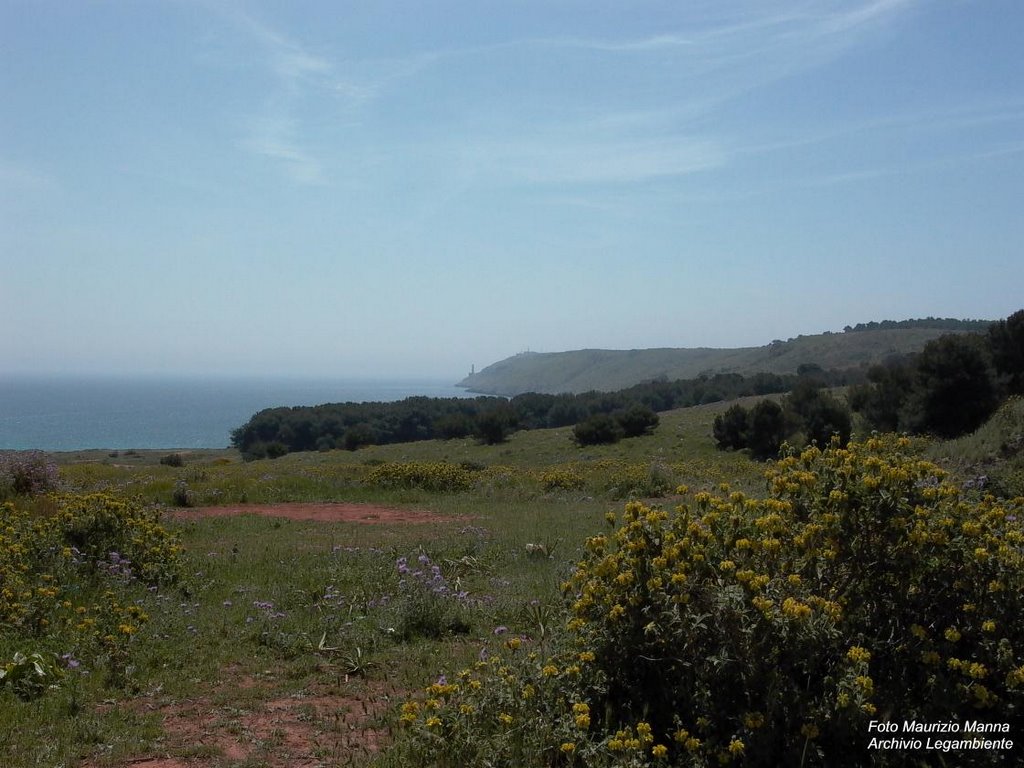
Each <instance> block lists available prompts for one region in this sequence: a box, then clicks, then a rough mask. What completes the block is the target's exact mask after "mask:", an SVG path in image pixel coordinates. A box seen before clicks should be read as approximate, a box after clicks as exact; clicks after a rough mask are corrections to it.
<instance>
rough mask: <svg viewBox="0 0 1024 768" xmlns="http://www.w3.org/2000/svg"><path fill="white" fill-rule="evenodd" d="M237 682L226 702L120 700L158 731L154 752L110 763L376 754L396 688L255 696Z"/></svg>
mask: <svg viewBox="0 0 1024 768" xmlns="http://www.w3.org/2000/svg"><path fill="white" fill-rule="evenodd" d="M237 682H238V683H240V686H239V687H240V688H242V689H244V690H248V691H249V693H250V696H244V695H243V696H242V698H241V700H238V701H233V702H230V703H218V702H217V701H215V697H212V696H210V697H208V696H203V697H200V698H198V699H193V700H189V701H185V702H161V701H159V700H156V699H154V698H153V697H140V698H139V699H135V700H134V701H132V702H129V703H128V704H127V705H126V706H127V707H129V708H131V709H134V710H136V711H138V712H148V713H155V714H157V716H158V717H159V718H160V721H161V725H162V729H163V732H164V736H163V738H161V739H159V740H158V742H157V744H156V745H155V749H154V752H155V753H156V754H151V755H148V756H140V757H135V758H128V759H125V760H122V761H119V762H116V763H114V765H116V766H117V767H118V768H132V767H133V766H139V767H140V768H205V767H206V766H215V765H221V764H222V763H223V761H228V762H229V763H231V764H235V763H246V764H248V763H249V762H252V761H256V762H258V763H259V764H260V765H262V766H266V768H322V767H323V766H325V765H336V764H339V762H340V760H341V759H342V758H345V757H351V756H353V755H361V756H363V757H366V756H369V755H372V754H375V753H377V752H378V751H379V750H380V748H381V747H382V746H383V742H386V741H387V739H388V733H387V730H386V728H382V727H381V725H380V724H379V722H378V718H379V717H380V716H381V715H382V714H384V712H385V711H386V710H387V708H388V707H389V706H390V700H391V695H393V694H394V693H395V691H393V690H391V689H388V688H386V687H385V686H384V685H383V684H368V685H365V686H361V687H360V688H358V689H355V690H352V691H351V692H350V693H347V694H346V693H344V692H342V691H338V690H331V691H327V690H323V689H321V690H316V689H313V690H306V691H303V692H301V693H296V694H294V695H291V696H283V697H273V698H260V697H259V693H261V692H263V691H260V690H258V688H259V685H258V684H256V685H255V686H254V684H253V681H252V680H251V679H250V680H244V681H237ZM254 687H256V688H257V690H255V691H253V690H252V689H253V688H254ZM253 693H255V694H256V695H255V696H252V695H251V694H253ZM175 754H178V755H182V756H180V757H174V756H173V755H175ZM101 765H108V763H103V762H100V761H96V762H94V761H91V760H87V761H85V763H84V766H85V767H86V768H100V766H101Z"/></svg>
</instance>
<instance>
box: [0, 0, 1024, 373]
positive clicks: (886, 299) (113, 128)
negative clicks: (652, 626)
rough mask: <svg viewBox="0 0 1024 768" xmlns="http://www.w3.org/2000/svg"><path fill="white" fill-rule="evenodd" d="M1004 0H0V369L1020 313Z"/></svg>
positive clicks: (352, 354) (1015, 94) (1022, 35)
mask: <svg viewBox="0 0 1024 768" xmlns="http://www.w3.org/2000/svg"><path fill="white" fill-rule="evenodd" d="M1021 51H1024V5H1022V4H1021V3H1020V2H1019V0H992V1H991V2H986V1H985V0H974V1H967V0H932V1H928V0H845V1H843V2H839V1H838V0H835V1H833V0H777V1H776V0H773V1H772V2H765V1H764V0H756V1H754V0H751V1H749V2H731V1H729V2H726V1H723V0H709V1H706V2H705V1H702V0H697V1H688V2H678V1H677V0H673V1H672V2H642V1H641V2H629V3H627V2H615V3H609V2H600V1H598V2H594V1H593V0H587V1H586V2H583V1H580V2H574V1H572V0H544V1H543V2H508V1H507V0H506V1H505V2H500V3H498V2H481V1H480V0H472V1H466V2H430V3H420V2H415V3H414V2H373V3H354V2H290V1H289V2H213V1H212V0H210V1H209V2H191V1H190V0H173V1H170V0H168V1H166V2H162V1H160V0H150V1H148V2H127V1H126V2H113V1H111V2H84V1H83V2H75V3H68V2H65V1H64V0H32V1H31V2H30V1H28V0H3V2H0V99H2V103H3V109H2V111H0V268H2V274H0V327H2V328H3V329H4V330H3V333H2V334H0V373H2V372H5V371H6V372H8V373H10V372H56V371H69V372H92V373H100V372H108V373H147V374H148V373H172V372H173V373H190V374H191V373H209V374H273V375H282V374H291V375H325V376H354V377H375V376H438V377H446V378H452V379H453V380H454V379H458V378H461V376H462V375H464V374H465V373H466V372H468V370H469V367H470V366H471V365H475V366H476V367H477V369H480V368H481V367H483V366H485V365H487V364H489V363H492V362H494V361H496V360H498V359H501V358H504V357H507V356H509V355H511V354H515V353H516V352H520V351H523V350H526V349H531V350H534V351H559V350H566V349H578V348H584V347H602V348H639V347H661V346H672V347H695V346H711V347H737V346H758V345H763V344H767V343H768V342H770V341H772V340H773V339H776V338H782V339H785V338H789V337H791V336H796V335H798V334H811V333H818V332H821V331H824V330H839V329H841V328H842V327H843V326H844V325H847V324H855V323H857V322H864V321H869V320H882V319H904V318H910V317H924V316H929V315H933V316H942V317H969V318H1000V317H1005V316H1007V315H1008V314H1010V313H1012V312H1014V311H1016V310H1018V309H1020V308H1022V307H1024V258H1022V256H1024V254H1022V249H1021V244H1022V243H1024V215H1022V203H1021V201H1022V200H1024V54H1022V53H1021Z"/></svg>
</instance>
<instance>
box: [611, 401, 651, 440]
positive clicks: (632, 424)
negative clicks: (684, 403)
mask: <svg viewBox="0 0 1024 768" xmlns="http://www.w3.org/2000/svg"><path fill="white" fill-rule="evenodd" d="M613 416H614V418H615V421H617V422H618V424H619V426H620V427H621V428H622V434H623V436H624V437H640V435H646V434H649V433H651V432H653V431H654V428H655V427H657V426H658V421H659V419H658V414H656V413H655V412H654V411H652V410H651V409H650V408H648V407H647V406H646V405H634V406H633V407H631V408H627V409H626V410H624V411H616V412H615V413H614V414H613Z"/></svg>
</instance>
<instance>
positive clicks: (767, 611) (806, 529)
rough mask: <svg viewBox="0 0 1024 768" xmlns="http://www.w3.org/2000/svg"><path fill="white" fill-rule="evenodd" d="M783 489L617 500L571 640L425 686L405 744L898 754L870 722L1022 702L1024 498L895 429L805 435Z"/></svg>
mask: <svg viewBox="0 0 1024 768" xmlns="http://www.w3.org/2000/svg"><path fill="white" fill-rule="evenodd" d="M768 491H769V492H768V495H767V497H766V498H762V499H756V498H748V497H747V496H745V495H744V494H742V493H739V492H732V493H729V491H728V488H727V487H726V488H723V489H722V494H721V495H712V494H710V493H707V492H700V493H696V494H692V495H691V496H690V498H689V501H688V502H687V503H685V504H681V505H680V506H679V507H677V508H676V509H675V510H674V511H671V512H670V511H666V510H662V509H657V508H652V507H649V506H646V505H644V504H642V503H637V502H631V503H629V504H627V505H626V507H625V510H624V512H623V513H622V515H621V516H615V515H614V514H610V520H609V522H610V524H611V530H610V532H609V533H606V534H602V535H598V536H594V537H592V538H590V539H589V540H588V541H587V544H586V555H585V557H584V558H583V559H582V561H581V562H579V564H578V565H577V567H576V569H575V571H574V573H573V575H572V576H571V578H570V579H569V580H568V581H567V582H566V584H565V585H564V592H565V597H566V611H567V614H568V616H567V618H568V620H567V623H566V625H565V629H564V632H563V633H562V634H561V635H560V636H559V637H557V638H555V639H554V640H553V641H552V642H554V645H553V646H552V647H550V648H549V647H547V646H546V645H544V644H540V645H537V644H531V643H526V642H523V641H521V640H517V639H515V638H513V639H512V640H510V641H509V646H508V649H507V651H506V653H505V654H504V655H503V656H502V657H501V658H492V659H490V660H489V661H488V662H486V663H483V664H481V665H478V666H477V667H476V668H473V669H469V670H465V671H464V672H463V673H462V674H461V675H460V676H459V677H458V679H457V680H456V681H453V682H452V683H448V682H447V680H445V681H444V682H443V683H442V682H440V681H439V683H437V684H435V685H434V686H431V688H430V689H428V691H427V692H426V695H425V697H423V698H418V699H416V700H414V701H411V702H409V703H407V705H406V706H405V707H404V708H403V712H402V715H401V720H402V722H403V723H404V724H405V725H406V726H407V731H406V734H407V737H406V738H405V739H403V740H402V741H401V742H400V746H399V750H400V752H399V753H400V754H401V755H402V756H403V759H410V760H412V761H414V762H415V761H417V760H419V761H425V762H419V763H417V764H426V762H429V761H436V762H438V763H440V764H456V763H458V762H464V763H466V764H491V765H507V766H513V765H518V766H527V765H558V764H573V763H574V762H575V763H576V764H581V765H588V766H612V765H614V766H640V765H673V766H708V765H728V764H735V765H744V766H766V767H767V766H779V765H794V766H796V765H801V764H803V765H811V764H818V765H820V764H827V765H837V766H862V765H868V764H871V765H879V766H885V765H894V766H895V765H903V764H905V763H906V753H905V752H901V751H892V752H884V751H873V752H869V751H868V744H869V739H870V732H869V730H868V724H869V722H870V721H872V720H877V721H885V720H887V719H892V720H897V721H900V722H902V721H903V720H917V721H919V722H930V723H934V722H949V721H954V722H958V723H961V724H962V723H964V722H965V721H967V720H982V721H994V722H1010V723H1013V722H1017V723H1019V722H1020V721H1021V715H1022V714H1024V646H1022V643H1024V641H1022V639H1021V633H1020V616H1021V611H1022V609H1024V568H1022V566H1024V554H1022V552H1024V527H1022V520H1021V517H1020V515H1021V513H1022V512H1024V499H1016V500H1014V501H1011V502H1000V501H997V500H996V499H994V498H992V497H984V498H981V499H973V500H972V499H971V498H969V497H968V496H967V495H966V494H965V492H963V491H962V490H961V489H960V488H958V487H957V486H956V485H954V484H953V483H951V482H949V481H948V479H947V478H946V476H945V475H944V473H943V472H942V471H941V470H940V469H939V468H937V467H936V466H934V465H932V464H930V463H928V462H925V461H922V460H920V459H919V458H918V457H916V456H914V455H913V454H911V452H910V450H909V443H908V442H907V441H906V440H898V439H896V438H892V439H885V440H880V439H873V440H869V441H867V442H865V443H860V444H858V443H854V444H851V445H849V446H848V447H847V448H842V447H840V446H839V445H838V443H833V444H831V445H829V446H827V447H826V448H824V449H821V450H819V449H818V448H809V449H806V450H804V451H802V452H795V451H787V452H786V454H785V456H784V458H782V459H781V460H780V461H779V462H778V463H777V464H775V465H773V466H772V467H771V468H770V469H769V472H768ZM1017 735H1018V736H1019V734H1017ZM945 757H950V756H949V755H947V756H945ZM953 757H954V759H955V763H956V764H957V765H1000V764H1005V762H1000V761H1001V760H1005V759H1012V756H1009V757H1008V756H1007V755H1006V754H1005V753H1000V752H998V751H980V750H978V751H970V750H968V751H964V752H961V753H958V754H956V755H955V756H953Z"/></svg>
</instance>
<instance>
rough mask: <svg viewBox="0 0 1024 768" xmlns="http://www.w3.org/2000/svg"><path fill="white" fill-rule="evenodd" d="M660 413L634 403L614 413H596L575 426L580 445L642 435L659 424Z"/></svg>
mask: <svg viewBox="0 0 1024 768" xmlns="http://www.w3.org/2000/svg"><path fill="white" fill-rule="evenodd" d="M658 421H659V419H658V414H656V413H655V412H654V411H652V410H651V409H650V408H648V407H647V406H645V405H634V406H632V407H631V408H625V409H622V410H618V411H613V412H612V413H596V414H594V415H593V416H590V417H588V418H587V419H585V420H583V421H581V422H579V423H578V424H576V426H575V427H573V430H572V434H573V439H574V440H575V441H576V442H577V443H578V444H579V445H599V444H601V443H617V442H618V441H619V440H621V439H622V438H624V437H640V436H641V435H646V434H649V433H650V432H653V431H654V429H655V427H657V426H658Z"/></svg>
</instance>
